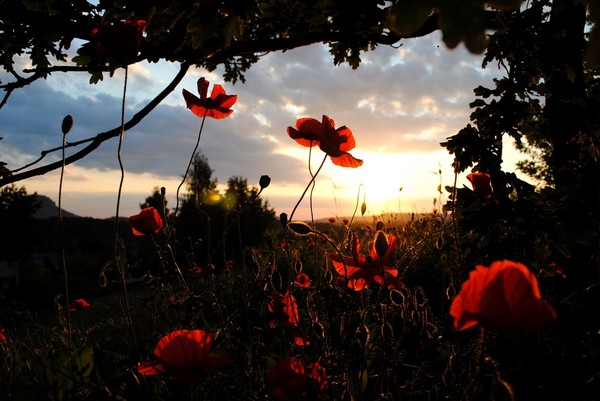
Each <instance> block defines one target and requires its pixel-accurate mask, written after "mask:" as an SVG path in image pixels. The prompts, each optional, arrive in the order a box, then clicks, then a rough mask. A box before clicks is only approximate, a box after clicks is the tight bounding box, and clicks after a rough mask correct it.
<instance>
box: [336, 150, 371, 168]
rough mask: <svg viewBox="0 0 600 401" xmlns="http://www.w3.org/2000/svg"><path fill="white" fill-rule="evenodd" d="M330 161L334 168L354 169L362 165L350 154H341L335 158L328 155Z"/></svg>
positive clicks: (361, 162)
mask: <svg viewBox="0 0 600 401" xmlns="http://www.w3.org/2000/svg"><path fill="white" fill-rule="evenodd" d="M330 159H331V161H332V162H333V164H335V165H336V166H341V167H351V168H356V167H360V166H362V165H363V161H362V160H360V159H357V158H356V157H354V156H352V155H351V154H350V153H342V155H341V156H337V157H333V156H331V155H330Z"/></svg>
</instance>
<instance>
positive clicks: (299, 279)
mask: <svg viewBox="0 0 600 401" xmlns="http://www.w3.org/2000/svg"><path fill="white" fill-rule="evenodd" d="M296 284H298V285H299V286H300V287H302V288H308V287H310V277H308V274H306V273H300V274H298V275H297V276H296Z"/></svg>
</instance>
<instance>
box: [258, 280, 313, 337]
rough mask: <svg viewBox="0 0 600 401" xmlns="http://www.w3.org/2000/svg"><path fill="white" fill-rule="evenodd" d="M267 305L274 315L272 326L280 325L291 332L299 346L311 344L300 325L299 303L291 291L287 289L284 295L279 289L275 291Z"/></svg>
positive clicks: (270, 325) (270, 324) (270, 323)
mask: <svg viewBox="0 0 600 401" xmlns="http://www.w3.org/2000/svg"><path fill="white" fill-rule="evenodd" d="M267 306H268V308H269V312H271V314H272V315H273V319H272V320H271V321H270V322H269V327H270V328H272V329H273V328H275V327H277V325H280V326H281V327H283V328H285V329H286V330H287V331H288V332H289V333H290V335H291V336H292V339H293V341H294V344H296V345H299V346H304V345H308V344H309V341H308V340H307V339H306V337H305V336H304V334H303V333H302V330H300V327H299V326H298V322H299V317H298V305H297V304H296V298H294V296H293V295H292V293H291V292H289V291H287V292H286V293H285V294H284V295H281V294H279V293H278V292H277V291H273V293H272V294H271V299H270V300H269V303H268V305H267Z"/></svg>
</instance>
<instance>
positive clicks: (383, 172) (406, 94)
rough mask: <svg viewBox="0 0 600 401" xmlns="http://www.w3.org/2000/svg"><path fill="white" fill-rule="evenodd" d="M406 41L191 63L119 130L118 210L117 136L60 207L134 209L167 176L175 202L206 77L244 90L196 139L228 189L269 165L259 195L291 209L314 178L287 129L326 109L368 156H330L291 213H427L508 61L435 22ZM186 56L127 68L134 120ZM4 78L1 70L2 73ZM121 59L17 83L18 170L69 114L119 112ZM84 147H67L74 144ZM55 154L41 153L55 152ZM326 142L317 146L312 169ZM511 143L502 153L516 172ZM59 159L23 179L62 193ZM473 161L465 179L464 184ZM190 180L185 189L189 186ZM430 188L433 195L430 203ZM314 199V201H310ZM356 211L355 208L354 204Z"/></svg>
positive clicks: (73, 136)
mask: <svg viewBox="0 0 600 401" xmlns="http://www.w3.org/2000/svg"><path fill="white" fill-rule="evenodd" d="M401 43H402V45H401V46H394V47H392V46H380V47H378V48H377V49H376V50H374V51H370V52H368V53H365V54H364V55H363V56H362V63H361V65H360V66H359V67H358V68H357V69H355V70H353V69H352V68H351V67H349V66H347V65H340V66H334V64H333V57H332V56H331V55H330V54H329V52H328V48H327V47H326V46H325V45H313V46H308V47H303V48H299V49H295V50H288V51H286V52H277V53H271V54H267V55H265V56H263V57H262V58H261V59H260V60H259V62H258V63H257V64H255V65H254V66H253V67H252V68H251V69H250V70H249V71H248V72H247V73H246V74H245V77H246V82H245V83H241V82H239V81H238V82H236V83H235V84H232V83H230V82H225V81H224V79H223V78H222V75H221V70H216V71H214V72H211V73H209V72H207V71H205V70H202V69H191V70H190V71H189V72H188V74H187V75H186V77H185V79H184V80H183V81H182V83H181V84H180V85H179V86H178V87H177V88H176V89H175V90H174V91H173V93H171V94H170V95H169V97H168V98H167V99H165V101H163V103H162V104H161V105H159V106H158V107H157V108H156V109H155V110H154V111H153V112H152V113H151V114H150V115H149V116H147V117H146V118H145V120H143V121H142V122H141V123H140V124H138V125H137V126H136V127H135V128H133V129H131V130H129V131H127V132H126V133H125V135H124V137H123V142H122V146H121V156H122V160H123V166H124V169H125V175H124V177H123V185H122V193H121V197H120V202H119V207H118V210H117V194H118V189H119V183H120V180H121V172H120V169H119V162H118V157H117V152H118V143H119V141H118V138H114V139H112V140H109V141H107V142H105V143H104V144H103V145H102V146H101V147H100V148H98V149H97V150H96V151H95V152H93V153H92V154H90V155H88V156H86V157H85V158H84V159H81V160H79V161H77V162H75V163H73V164H70V165H67V166H66V168H65V170H64V177H63V182H62V203H61V204H62V207H63V209H64V210H67V211H69V212H72V213H75V214H77V215H79V216H83V217H95V218H108V217H113V216H115V215H116V214H117V212H118V215H119V216H130V215H133V214H136V213H138V212H139V210H140V204H141V203H143V202H144V200H145V199H146V198H147V197H148V196H150V195H152V193H153V191H154V188H160V187H165V188H166V193H167V200H168V204H167V206H168V207H169V208H171V209H174V208H175V204H176V197H175V194H176V191H177V187H178V186H179V184H180V183H181V180H182V177H183V175H184V174H185V171H186V167H187V165H188V161H189V160H190V157H191V155H192V154H191V153H192V151H193V149H194V146H195V144H196V140H197V136H198V131H199V128H200V124H201V119H200V118H198V117H197V116H195V115H194V114H192V112H191V111H190V110H188V109H186V107H185V102H184V99H183V96H182V94H181V91H182V89H183V88H186V89H187V90H189V91H190V92H192V93H194V94H197V89H196V88H197V86H196V82H197V80H198V78H200V77H205V78H206V79H207V80H209V81H210V85H211V86H210V88H209V93H210V91H211V90H212V85H213V84H215V83H217V84H221V85H222V86H223V88H224V89H225V91H226V92H227V94H235V95H237V96H238V100H237V102H236V103H235V104H234V105H233V106H232V109H233V110H234V112H233V114H232V115H231V116H230V117H228V118H226V119H222V120H214V119H207V120H206V122H205V124H204V127H203V130H202V136H201V139H200V144H199V151H200V152H201V153H202V154H204V155H205V156H206V157H207V159H208V163H209V165H210V167H211V168H212V169H213V178H215V179H217V181H218V183H219V188H220V189H221V190H222V191H223V190H224V187H225V185H226V183H227V180H228V179H229V178H231V177H234V176H238V177H243V178H246V179H247V181H248V185H249V186H256V187H258V181H259V178H260V176H261V175H268V176H269V177H271V185H270V186H269V187H268V188H266V189H265V190H264V191H263V192H262V194H261V197H262V198H263V199H264V200H265V201H267V202H268V204H269V206H270V207H272V208H273V209H275V212H276V214H277V215H279V214H280V213H283V212H285V213H287V214H288V215H289V214H290V213H291V211H292V210H293V208H294V206H295V205H296V203H297V202H298V201H299V200H300V197H301V195H302V193H303V191H304V190H305V188H306V187H307V185H308V184H309V182H310V171H309V168H308V166H309V150H308V148H306V147H302V146H300V145H298V144H296V142H295V141H293V140H292V139H290V138H289V137H288V135H287V132H286V129H287V127H288V126H295V123H296V120H297V119H298V118H302V117H312V118H315V119H317V120H321V118H322V116H323V115H327V116H329V117H330V118H332V119H333V120H334V121H335V125H336V127H339V126H343V125H345V126H347V127H348V128H349V129H350V130H351V131H352V132H353V134H354V138H355V141H356V147H355V148H354V149H353V150H352V151H350V153H351V154H352V155H353V156H355V157H356V158H359V159H362V160H363V161H364V164H363V166H361V167H359V168H356V169H353V168H343V167H339V166H335V165H334V164H333V163H332V162H331V160H329V159H327V160H326V162H325V164H324V166H323V168H322V170H321V171H320V173H319V174H318V175H317V178H316V180H315V186H314V190H313V192H312V198H311V197H310V192H309V193H307V195H306V196H305V197H304V199H303V200H302V202H301V203H300V205H299V206H298V209H297V211H296V212H295V214H294V219H309V218H311V210H312V216H313V217H315V218H324V217H340V216H349V215H352V213H354V211H355V209H356V208H357V207H358V210H360V205H361V204H362V203H363V201H364V202H365V204H366V205H367V212H366V214H367V215H380V214H383V213H399V212H417V213H428V212H431V211H432V210H433V208H434V206H436V205H434V202H436V204H437V206H439V204H440V203H441V204H443V203H444V202H445V201H446V200H447V196H448V193H447V192H446V191H445V190H442V194H440V193H438V191H437V188H438V185H440V184H441V185H442V188H444V187H445V186H447V185H453V184H454V179H455V177H454V172H453V170H452V167H451V163H452V156H451V155H450V154H448V153H447V152H446V150H445V148H443V147H441V146H440V143H441V142H443V141H445V140H446V139H447V138H448V137H450V136H452V135H454V134H456V133H457V132H458V131H459V130H460V129H461V128H463V127H465V126H466V124H468V123H469V122H470V121H469V115H470V113H471V109H470V108H469V103H470V102H472V101H473V100H474V99H475V98H474V94H473V89H474V88H476V87H477V86H479V85H483V86H485V87H493V78H494V77H498V76H500V73H501V72H500V71H498V70H497V69H495V68H494V67H493V66H488V67H487V68H486V69H483V68H482V57H483V56H481V55H473V54H470V53H469V52H468V51H466V50H465V49H464V47H463V46H462V45H461V46H459V47H457V48H455V49H448V48H446V47H445V45H444V44H443V42H442V41H441V37H440V36H439V35H438V34H432V35H429V36H428V37H425V38H418V39H411V40H405V41H402V42H401ZM177 71H178V65H177V64H171V63H166V62H162V63H153V64H144V63H139V64H135V65H133V66H130V67H129V70H128V82H127V96H126V107H127V108H126V113H125V116H126V119H128V118H130V117H131V116H132V115H133V114H135V113H136V112H137V111H138V110H139V109H141V108H142V107H143V106H144V105H145V104H147V103H148V102H149V101H150V100H151V99H153V98H154V96H155V95H156V94H158V93H159V92H160V91H161V90H162V89H163V88H164V86H165V85H167V84H168V83H169V82H170V81H171V79H172V78H173V77H174V76H175V74H176V73H177ZM0 79H2V80H4V79H5V75H2V74H1V73H0ZM123 84H124V70H123V69H120V70H117V71H116V73H115V74H114V76H113V77H112V78H110V77H109V76H108V75H107V74H105V77H104V80H103V81H101V82H100V83H98V84H95V85H91V84H90V83H89V74H87V73H77V74H75V73H68V74H65V73H54V74H52V75H51V76H50V77H48V78H47V79H46V80H38V81H37V82H35V83H34V84H32V85H29V86H28V87H26V88H24V89H21V90H18V91H16V92H14V93H13V94H12V95H11V97H10V99H9V102H8V104H7V105H5V106H4V107H3V108H2V109H0V137H3V139H2V140H0V160H1V161H4V162H5V163H7V166H6V167H7V168H9V169H11V170H12V169H16V168H19V167H21V166H23V165H25V164H27V163H30V162H32V161H33V160H35V159H37V158H38V157H39V155H40V152H42V151H43V150H47V149H52V148H56V147H60V146H61V145H62V133H61V122H62V119H63V117H64V116H65V115H67V114H70V115H71V116H73V118H74V121H75V124H74V127H73V129H72V130H71V132H69V134H68V135H67V141H70V142H75V141H79V140H82V139H86V138H89V137H92V136H94V135H96V134H97V133H99V132H104V131H107V130H110V129H113V128H115V127H118V126H119V124H120V118H121V104H122V94H123ZM77 149H79V148H70V149H67V151H66V152H67V156H68V155H69V154H71V153H73V152H74V151H75V150H77ZM60 157H61V152H60V151H59V152H54V153H52V154H49V155H47V156H46V158H45V159H44V160H47V161H53V160H60ZM323 157H324V154H323V153H322V152H321V151H320V150H319V149H318V148H313V152H312V153H311V159H310V161H311V169H312V171H313V172H314V171H316V169H317V168H318V165H319V164H320V162H321V161H322V159H323ZM519 158H520V156H519V155H517V154H516V152H510V153H509V154H508V155H507V156H506V157H505V166H504V169H505V170H506V171H514V167H513V166H514V162H515V161H516V160H518V159H519ZM60 173H61V172H60V170H56V171H54V172H52V173H47V174H46V175H43V176H40V177H35V178H30V179H27V180H23V181H19V182H17V183H16V184H17V185H18V186H19V187H20V186H24V187H25V189H26V190H27V192H28V193H30V194H31V193H34V192H37V193H38V194H41V195H46V196H48V197H50V198H51V199H52V200H54V201H55V202H56V203H57V204H58V194H59V185H60ZM466 174H467V173H462V174H460V175H459V176H458V177H457V183H458V185H459V186H463V185H467V186H468V185H469V184H468V181H466V178H465V176H466ZM185 190H186V189H185V186H183V187H182V189H181V195H183V193H184V192H185ZM434 199H435V201H434ZM311 200H312V201H311ZM358 213H359V214H360V211H359V212H358Z"/></svg>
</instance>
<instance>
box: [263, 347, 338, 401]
mask: <svg viewBox="0 0 600 401" xmlns="http://www.w3.org/2000/svg"><path fill="white" fill-rule="evenodd" d="M266 385H267V391H268V392H269V394H271V395H272V396H273V397H274V398H275V399H276V400H278V401H313V400H316V399H318V398H319V396H320V394H322V393H323V392H324V391H325V389H326V388H327V376H326V372H325V368H323V367H321V365H319V363H318V362H313V363H306V362H305V361H303V360H302V359H298V358H294V357H288V358H283V359H280V360H279V361H278V362H277V363H276V364H275V365H273V367H272V368H271V369H269V373H268V374H267V379H266Z"/></svg>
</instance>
